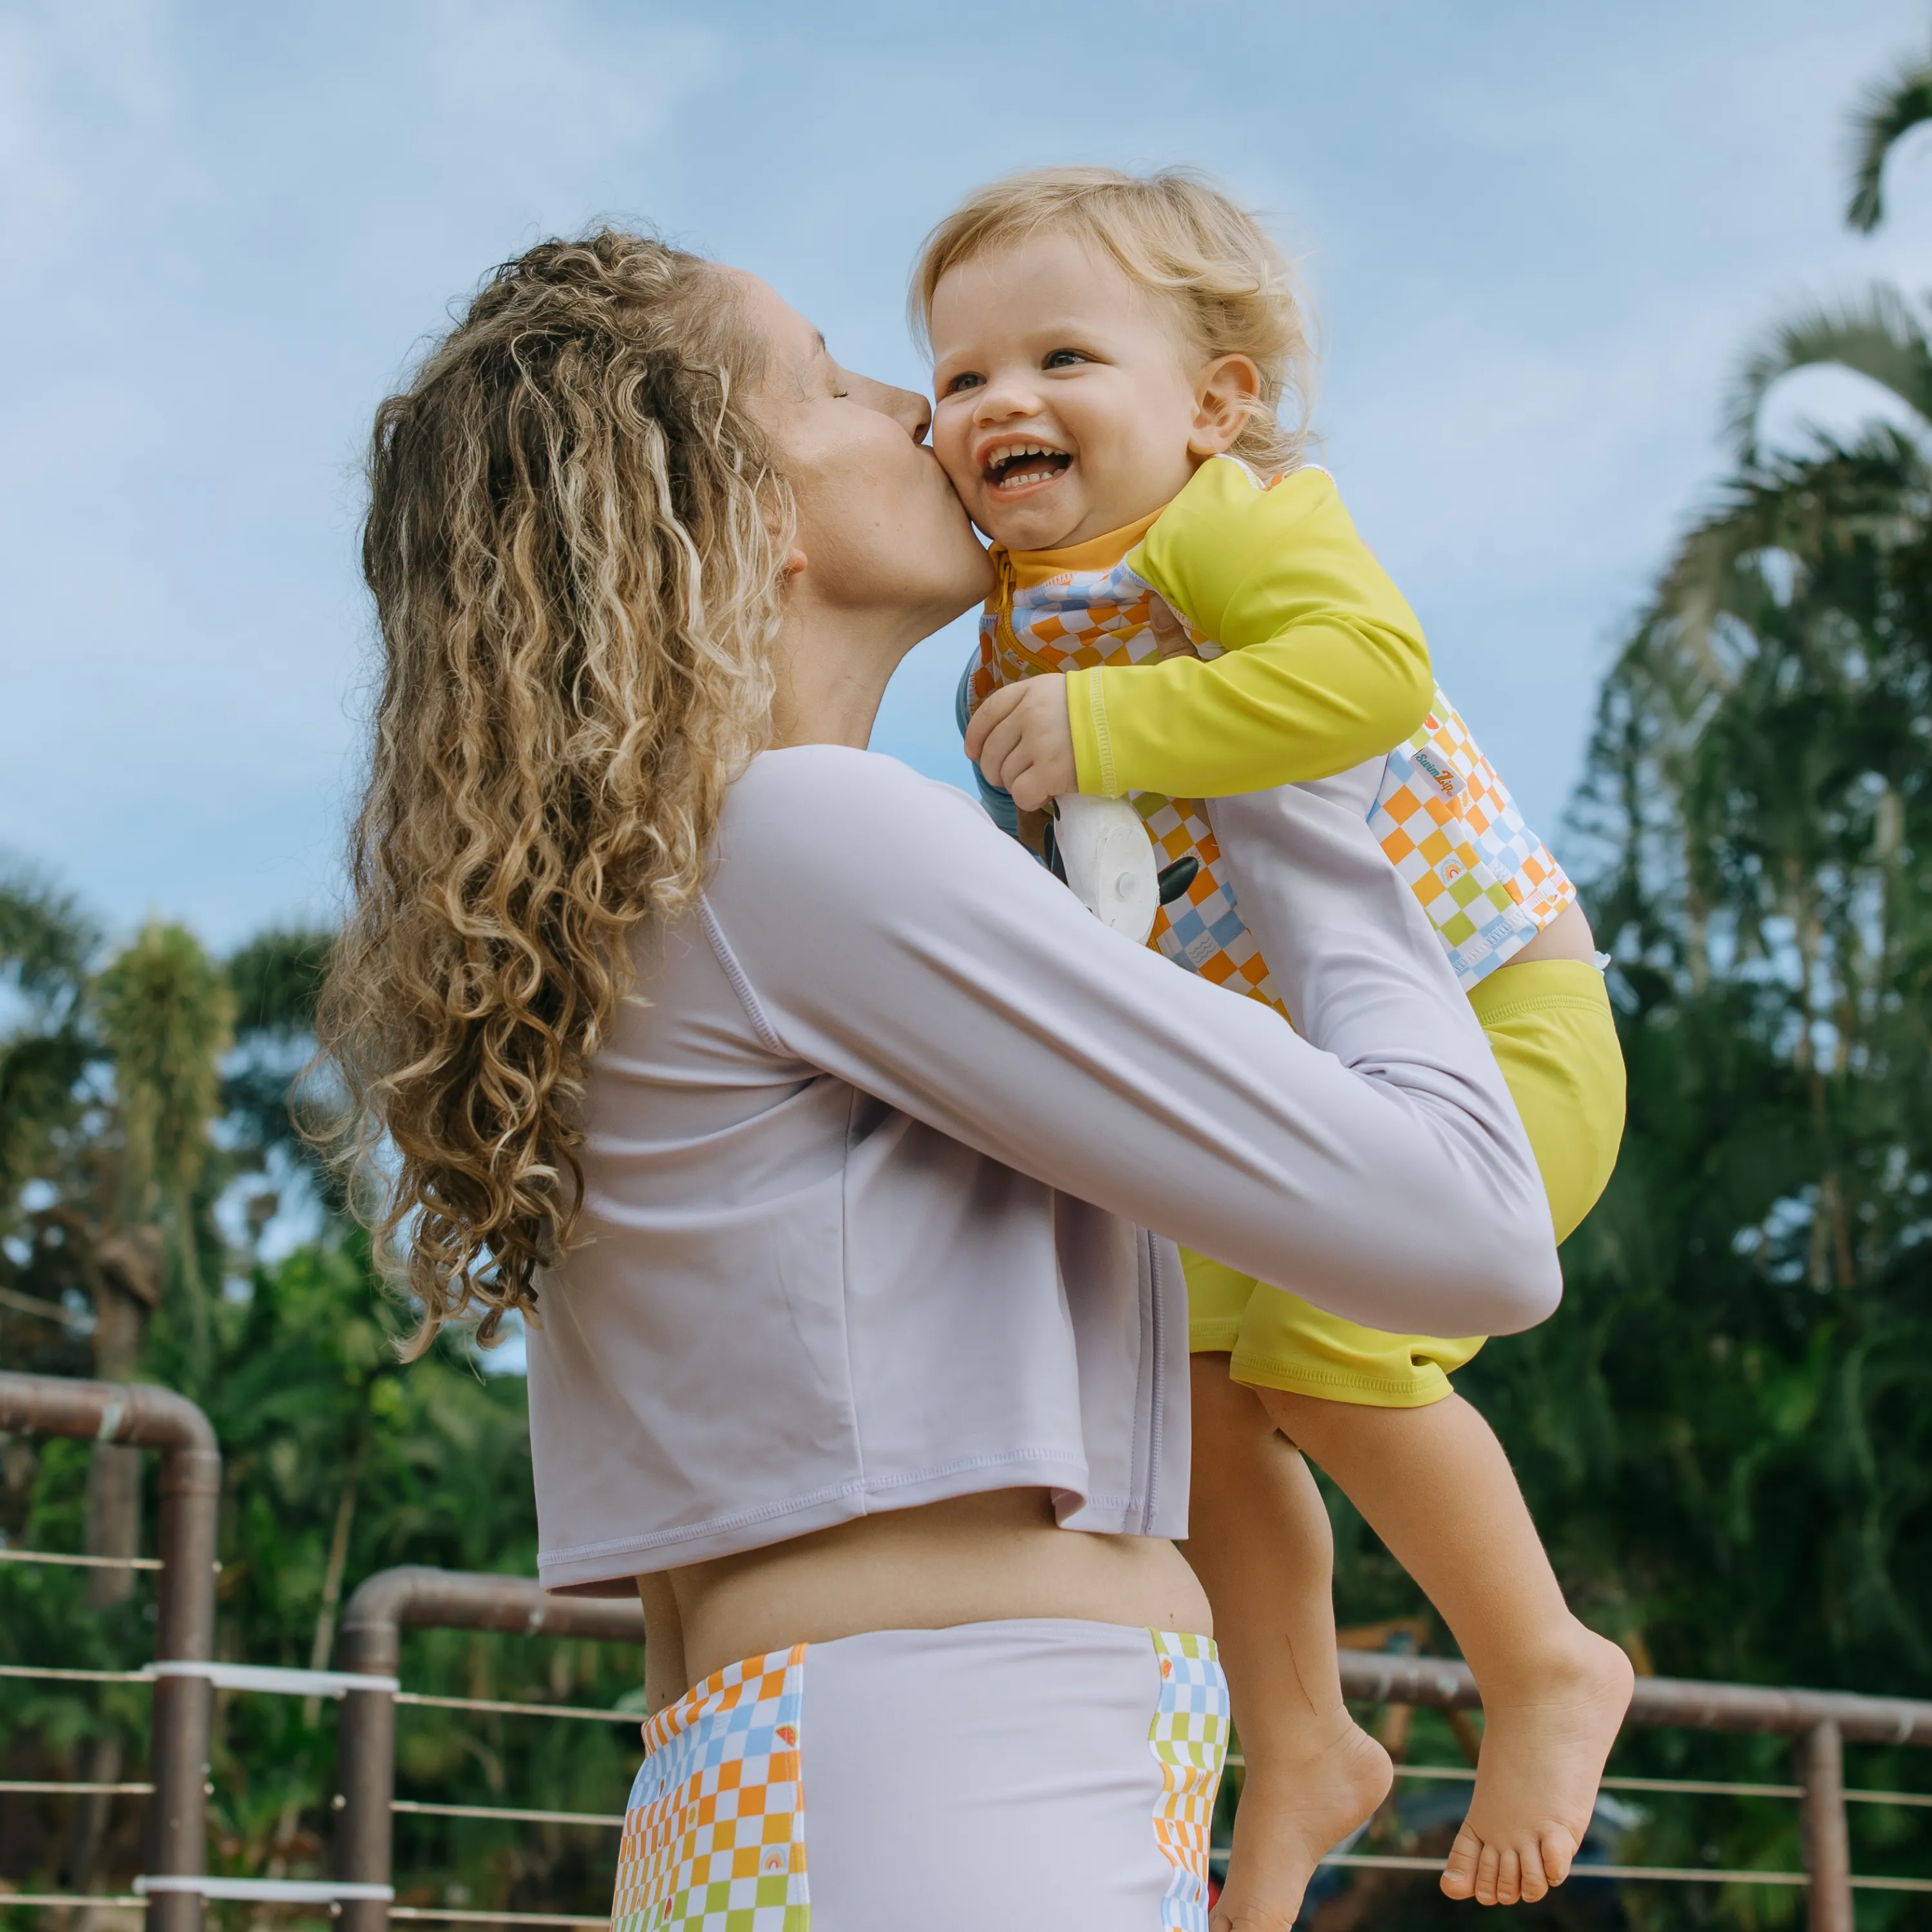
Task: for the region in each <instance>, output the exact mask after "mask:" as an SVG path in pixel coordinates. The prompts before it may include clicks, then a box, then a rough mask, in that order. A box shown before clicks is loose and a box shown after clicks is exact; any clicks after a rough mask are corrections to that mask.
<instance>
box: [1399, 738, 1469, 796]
mask: <svg viewBox="0 0 1932 1932" xmlns="http://www.w3.org/2000/svg"><path fill="white" fill-rule="evenodd" d="M1409 755H1410V756H1411V757H1412V758H1414V759H1415V762H1416V763H1418V765H1419V766H1421V768H1422V769H1423V770H1424V772H1427V774H1428V775H1429V776H1430V778H1433V779H1434V780H1435V781H1436V790H1438V791H1439V792H1441V793H1442V796H1444V797H1445V798H1456V797H1459V796H1460V795H1461V794H1462V793H1463V791H1464V790H1466V789H1467V787H1466V785H1465V784H1464V782H1463V774H1462V773H1461V772H1459V771H1458V770H1457V769H1456V767H1455V766H1454V765H1452V764H1451V763H1450V762H1449V760H1448V759H1447V758H1445V757H1443V755H1442V753H1441V752H1440V751H1436V749H1435V748H1433V746H1431V745H1411V746H1410V747H1409Z"/></svg>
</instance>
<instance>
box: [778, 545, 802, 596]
mask: <svg viewBox="0 0 1932 1932" xmlns="http://www.w3.org/2000/svg"><path fill="white" fill-rule="evenodd" d="M805 561H806V559H805V553H804V551H803V550H800V549H799V547H798V546H797V544H793V545H792V547H791V548H790V550H787V551H786V552H785V559H784V562H783V563H781V564H780V565H779V566H778V574H780V575H781V577H784V580H785V588H786V589H787V590H789V589H790V588H791V581H792V579H793V577H796V576H797V575H798V574H799V572H800V571H802V570H803V569H804V568H805Z"/></svg>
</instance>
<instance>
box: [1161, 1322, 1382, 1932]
mask: <svg viewBox="0 0 1932 1932" xmlns="http://www.w3.org/2000/svg"><path fill="white" fill-rule="evenodd" d="M1193 1362H1194V1370H1193V1373H1194V1481H1193V1493H1192V1496H1191V1497H1190V1502H1189V1505H1188V1511H1189V1524H1190V1535H1189V1538H1188V1541H1187V1544H1186V1545H1185V1546H1184V1547H1185V1549H1186V1550H1187V1559H1188V1561H1189V1562H1190V1563H1192V1564H1193V1566H1194V1569H1195V1573H1196V1575H1197V1576H1199V1578H1200V1579H1201V1583H1202V1588H1203V1589H1205V1590H1206V1591H1207V1592H1208V1602H1209V1603H1210V1604H1211V1605H1212V1606H1213V1607H1214V1639H1215V1642H1216V1643H1217V1644H1218V1645H1219V1646H1220V1652H1221V1658H1222V1661H1223V1664H1224V1665H1225V1667H1226V1670H1227V1673H1228V1685H1229V1691H1230V1692H1231V1693H1232V1696H1233V1698H1234V1705H1235V1726H1236V1728H1237V1729H1238V1730H1239V1731H1240V1733H1241V1750H1242V1753H1243V1755H1244V1757H1245V1758H1246V1760H1247V1781H1246V1783H1245V1784H1244V1785H1243V1787H1242V1790H1241V1808H1240V1810H1239V1811H1238V1812H1237V1813H1236V1814H1235V1849H1234V1855H1233V1857H1232V1859H1231V1861H1229V1870H1228V1883H1227V1887H1226V1890H1225V1891H1223V1893H1222V1894H1221V1897H1220V1900H1219V1901H1218V1902H1217V1904H1216V1906H1215V1908H1214V1915H1213V1918H1212V1920H1211V1925H1212V1927H1213V1932H1287V1928H1288V1927H1290V1926H1291V1925H1292V1924H1294V1923H1295V1918H1296V1916H1297V1915H1298V1913H1299V1912H1300V1911H1301V1896H1302V1894H1303V1893H1304V1891H1306V1890H1307V1886H1308V1881H1309V1879H1310V1877H1311V1876H1313V1873H1314V1870H1315V1866H1316V1861H1317V1860H1318V1859H1319V1858H1320V1857H1321V1856H1322V1853H1323V1852H1326V1851H1328V1850H1329V1849H1331V1848H1332V1847H1333V1846H1335V1845H1336V1844H1337V1843H1340V1841H1341V1840H1343V1838H1346V1837H1347V1836H1348V1835H1349V1833H1350V1832H1352V1831H1353V1830H1354V1829H1355V1827H1356V1826H1358V1825H1360V1824H1361V1823H1364V1821H1365V1820H1367V1818H1369V1817H1370V1816H1371V1815H1372V1814H1373V1812H1374V1811H1375V1809H1376V1806H1377V1805H1379V1804H1380V1803H1381V1802H1382V1799H1383V1798H1384V1797H1385V1796H1386V1795H1387V1793H1388V1788H1389V1777H1390V1771H1389V1761H1388V1753H1387V1752H1386V1751H1384V1750H1383V1749H1382V1746H1381V1745H1379V1744H1377V1743H1376V1741H1375V1740H1374V1739H1373V1738H1371V1737H1370V1736H1368V1735H1367V1733H1366V1732H1364V1731H1363V1730H1361V1729H1360V1728H1359V1727H1358V1726H1357V1725H1356V1724H1355V1721H1354V1720H1353V1719H1352V1718H1351V1717H1350V1716H1349V1713H1348V1711H1347V1709H1346V1707H1345V1706H1343V1702H1342V1681H1341V1678H1340V1675H1339V1674H1338V1670H1337V1664H1336V1661H1335V1610H1334V1598H1333V1592H1332V1589H1331V1572H1332V1571H1333V1569H1334V1542H1333V1540H1332V1538H1331V1533H1330V1531H1329V1528H1328V1511H1327V1510H1326V1508H1325V1507H1324V1506H1323V1504H1322V1494H1321V1492H1320V1491H1319V1490H1318V1489H1317V1488H1316V1486H1315V1479H1314V1478H1313V1476H1311V1475H1310V1474H1309V1472H1308V1466H1307V1464H1306V1463H1304V1462H1303V1460H1301V1456H1300V1455H1299V1454H1298V1453H1297V1452H1296V1451H1295V1450H1294V1449H1293V1448H1291V1447H1290V1446H1289V1444H1287V1443H1286V1442H1283V1440H1282V1439H1281V1436H1280V1434H1279V1433H1277V1430H1276V1429H1275V1427H1274V1424H1273V1423H1272V1422H1271V1421H1269V1420H1268V1416H1267V1415H1266V1413H1265V1412H1264V1411H1263V1409H1262V1406H1261V1404H1260V1403H1259V1402H1257V1401H1256V1400H1255V1396H1254V1392H1253V1391H1251V1390H1250V1389H1247V1388H1243V1387H1242V1386H1241V1385H1240V1384H1239V1383H1238V1382H1231V1381H1230V1380H1229V1377H1228V1358H1227V1357H1226V1355H1196V1357H1195V1358H1193Z"/></svg>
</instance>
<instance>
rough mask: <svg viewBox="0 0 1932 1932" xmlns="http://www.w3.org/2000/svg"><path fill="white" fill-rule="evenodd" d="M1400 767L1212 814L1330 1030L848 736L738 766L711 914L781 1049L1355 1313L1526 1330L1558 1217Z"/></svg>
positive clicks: (1264, 931)
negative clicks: (1443, 936) (1447, 934)
mask: <svg viewBox="0 0 1932 1932" xmlns="http://www.w3.org/2000/svg"><path fill="white" fill-rule="evenodd" d="M1373 777H1374V773H1373V770H1372V769H1366V770H1364V772H1361V773H1360V774H1357V775H1353V789H1351V788H1350V785H1349V783H1348V782H1345V781H1331V783H1330V784H1328V785H1327V786H1311V787H1285V788H1283V790H1280V791H1277V792H1274V793H1267V794H1264V795H1262V796H1259V797H1256V798H1253V799H1231V800H1226V801H1223V802H1221V803H1220V804H1218V805H1215V806H1214V807H1213V808H1212V809H1213V810H1214V812H1215V814H1216V817H1217V826H1220V827H1224V828H1225V829H1222V831H1221V837H1222V842H1223V848H1224V850H1226V851H1227V852H1228V853H1229V856H1230V857H1231V859H1232V860H1233V862H1234V863H1235V868H1236V874H1237V877H1238V878H1239V879H1240V880H1241V889H1242V910H1243V913H1244V916H1245V917H1247V919H1248V920H1249V922H1250V924H1251V925H1252V926H1253V927H1254V928H1255V929H1256V936H1257V937H1258V938H1259V939H1260V940H1261V941H1262V944H1263V946H1264V947H1265V950H1266V953H1267V956H1268V960H1269V963H1270V965H1271V968H1272V970H1273V972H1274V979H1275V982H1276V983H1277V986H1280V988H1281V989H1282V990H1283V995H1284V997H1285V998H1286V1000H1287V1001H1288V1004H1289V1007H1290V1010H1292V1012H1294V1013H1295V1014H1296V1016H1297V1018H1298V1024H1299V1025H1300V1026H1301V1030H1302V1034H1304V1035H1305V1036H1306V1037H1298V1035H1297V1034H1296V1033H1295V1032H1294V1031H1292V1030H1291V1029H1290V1028H1288V1027H1286V1026H1284V1025H1283V1024H1282V1023H1281V1021H1280V1018H1279V1017H1278V1016H1277V1015H1275V1014H1274V1013H1271V1011H1269V1010H1268V1009H1267V1008H1265V1007H1263V1006H1262V1005H1261V1004H1259V1003H1258V1002H1256V1001H1251V1000H1244V999H1241V998H1233V997H1231V996H1230V995H1229V994H1227V993H1226V992H1224V991H1223V990H1222V989H1220V988H1218V987H1216V986H1210V985H1208V984H1207V983H1205V982H1202V981H1201V980H1196V978H1194V977H1193V976H1192V975H1191V974H1186V973H1182V972H1178V971H1175V968H1174V967H1173V966H1172V965H1171V964H1170V963H1169V962H1167V961H1166V960H1165V959H1162V958H1160V956H1158V955H1157V954H1156V953H1151V952H1149V951H1148V950H1146V949H1145V948H1143V947H1137V946H1136V945H1133V944H1132V943H1131V942H1130V941H1127V940H1125V939H1123V938H1121V937H1120V936H1119V935H1117V934H1115V933H1112V932H1108V931H1107V930H1106V929H1105V928H1103V926H1101V925H1100V922H1099V921H1098V920H1097V919H1094V918H1093V917H1092V916H1091V915H1090V914H1089V913H1087V912H1086V910H1085V909H1084V908H1083V907H1082V906H1081V905H1080V904H1079V902H1078V901H1076V899H1075V898H1073V895H1072V894H1071V893H1070V892H1067V889H1065V888H1064V886H1061V884H1060V883H1058V881H1057V880H1055V879H1053V878H1052V877H1051V876H1050V875H1049V874H1047V873H1046V871H1043V869H1042V868H1040V866H1038V865H1035V864H1034V862H1032V860H1031V859H1029V858H1028V857H1027V856H1025V853H1022V851H1021V850H1019V848H1018V847H1016V845H1015V844H1013V842H1012V841H1010V840H1009V839H1007V838H1004V837H1003V836H1002V835H1001V834H1000V833H999V832H997V831H995V829H994V828H993V827H992V826H991V825H990V824H989V823H988V821H987V820H986V817H984V815H983V814H982V813H981V812H980V811H978V810H977V808H975V807H974V805H972V804H971V802H969V801H968V799H965V797H964V796H962V794H960V793H957V792H956V791H953V790H952V789H951V788H950V787H947V786H943V785H939V784H934V783H932V782H931V781H928V780H926V779H922V778H919V777H917V776H916V775H914V774H913V773H912V772H910V771H907V769H905V768H904V766H901V765H898V764H897V763H895V762H894V761H892V760H889V759H884V758H879V757H873V756H871V755H870V754H865V753H862V752H854V751H846V750H843V749H841V748H835V747H831V746H823V745H821V746H812V747H803V748H798V749H795V750H791V751H778V752H773V753H768V754H766V755H765V756H764V757H761V758H760V759H758V760H756V761H755V763H754V765H753V766H752V768H751V770H750V771H749V772H748V773H747V774H746V775H745V777H744V778H742V779H740V780H739V782H738V784H736V786H735V787H733V794H732V797H731V800H730V803H729V805H727V811H726V817H725V822H724V828H723V831H722V834H721V840H720V859H719V863H718V871H717V874H716V877H715V883H714V884H713V886H712V889H711V890H710V892H709V894H708V895H707V907H706V923H707V926H708V927H709V931H710V933H711V936H712V943H713V944H714V946H715V947H716V948H717V949H718V953H719V956H720V958H721V960H722V961H723V962H724V965H725V967H726V970H727V972H729V973H730V974H732V976H733V980H734V982H735V983H736V985H737V987H738V989H739V995H740V997H741V998H742V999H743V1001H744V1002H745V1006H746V1008H747V1010H748V1012H749V1013H750V1014H751V1017H752V1019H753V1020H754V1023H756V1024H757V1025H758V1026H759V1027H760V1029H761V1031H763V1034H764V1036H765V1037H766V1041H767V1043H768V1044H769V1046H771V1047H772V1049H773V1050H774V1051H782V1052H788V1053H790V1054H792V1055H796V1056H797V1057H798V1058H801V1059H803V1060H805V1061H807V1062H808V1063H810V1064H814V1065H816V1066H819V1067H823V1068H825V1069H826V1070H828V1071H829V1072H831V1073H835V1074H837V1075H838V1076H840V1077H841V1078H842V1079H846V1080H848V1081H850V1082H851V1083H852V1084H853V1085H855V1086H857V1087H859V1088H862V1089H864V1090H865V1091H868V1092H869V1093H872V1094H877V1096H879V1097H880V1098H881V1099H883V1100H886V1101H888V1102H889V1103H891V1104H892V1105H893V1106H896V1107H898V1108H900V1109H903V1110H904V1112H907V1113H908V1114H910V1115H913V1116H914V1117H916V1118H919V1119H921V1120H923V1121H927V1122H929V1124H932V1126H934V1127H937V1128H939V1129H940V1130H942V1131H944V1133H947V1134H950V1135H951V1136H953V1137H954V1138H955V1139H959V1140H961V1141H963V1142H965V1143H966V1144H968V1145H970V1146H972V1147H974V1148H978V1149H980V1151H983V1152H984V1153H986V1154H989V1155H991V1156H992V1157H995V1158H996V1159H998V1160H1001V1161H1002V1162H1004V1163H1007V1165H1008V1166H1013V1167H1015V1168H1017V1169H1020V1170H1021V1171H1022V1172H1025V1173H1028V1174H1031V1175H1034V1176H1036V1177H1037V1178H1040V1180H1042V1181H1046V1182H1047V1183H1049V1184H1050V1185H1052V1187H1056V1188H1058V1189H1060V1190H1063V1191H1064V1192H1065V1193H1070V1194H1073V1195H1076V1196H1079V1197H1080V1198H1082V1199H1085V1200H1088V1201H1091V1202H1094V1203H1095V1204H1096V1205H1098V1206H1100V1207H1103V1208H1108V1209H1109V1210H1111V1211H1113V1212H1115V1213H1117V1214H1120V1215H1121V1216H1123V1217H1125V1218H1127V1219H1128V1220H1132V1221H1136V1222H1138V1223H1141V1224H1142V1226H1148V1227H1151V1228H1152V1229H1155V1230H1156V1231H1157V1232H1160V1233H1161V1234H1164V1235H1169V1236H1171V1237H1172V1238H1174V1239H1175V1240H1177V1241H1182V1242H1184V1243H1186V1244H1187V1245H1188V1246H1190V1247H1195V1248H1198V1249H1200V1250H1202V1251H1203V1252H1204V1253H1208V1254H1211V1255H1213V1256H1216V1257H1217V1258H1218V1259H1222V1260H1223V1261H1225V1262H1228V1263H1229V1264H1230V1265H1232V1266H1234V1267H1236V1268H1241V1270H1242V1271H1244V1272H1245V1273H1248V1274H1254V1275H1256V1276H1258V1277H1260V1278H1261V1279H1262V1280H1266V1281H1274V1282H1278V1283H1281V1284H1282V1285H1283V1286H1286V1287H1292V1288H1293V1289H1295V1291H1296V1292H1298V1293H1299V1294H1301V1295H1305V1296H1307V1298H1310V1300H1312V1301H1315V1302H1316V1303H1317V1304H1319V1305H1321V1306H1322V1307H1328V1308H1331V1309H1333V1310H1334V1311H1335V1312H1336V1313H1340V1314H1343V1315H1346V1316H1350V1317H1352V1318H1353V1319H1357V1320H1359V1321H1362V1322H1369V1323H1371V1324H1373V1325H1376V1326H1377V1327H1380V1328H1391V1329H1397V1330H1421V1331H1425V1332H1427V1333H1431V1334H1484V1333H1487V1334H1502V1333H1507V1332H1508V1331H1512V1330H1514V1329H1517V1328H1524V1327H1526V1326H1528V1325H1530V1324H1532V1323H1533V1322H1537V1321H1540V1320H1541V1319H1543V1318H1544V1316H1546V1315H1547V1314H1548V1313H1550V1310H1551V1309H1552V1308H1553V1307H1554V1306H1555V1304H1556V1299H1557V1298H1558V1295H1559V1293H1560V1289H1561V1283H1560V1277H1559V1274H1558V1271H1557V1268H1556V1251H1555V1247H1554V1244H1553V1241H1552V1238H1551V1235H1550V1217H1549V1212H1548V1210H1547V1207H1546V1206H1545V1205H1544V1198H1543V1193H1542V1189H1541V1185H1540V1184H1539V1182H1538V1178H1537V1174H1536V1169H1535V1164H1534V1163H1533V1161H1532V1158H1531V1156H1530V1153H1529V1146H1528V1144H1527V1142H1526V1140H1525V1139H1524V1137H1523V1130H1522V1127H1521V1124H1520V1122H1519V1121H1518V1120H1517V1116H1516V1113H1515V1110H1514V1108H1513V1107H1512V1106H1511V1103H1510V1100H1509V1097H1508V1093H1507V1091H1506V1090H1505V1088H1504V1087H1503V1085H1502V1079H1501V1077H1500V1076H1499V1074H1498V1073H1497V1072H1496V1063H1495V1061H1494V1058H1493V1056H1492V1055H1491V1054H1490V1051H1489V1048H1488V1046H1487V1043H1486V1042H1485V1041H1484V1038H1483V1035H1482V1033H1481V1029H1480V1028H1478V1025H1477V1024H1476V1022H1475V1019H1474V1018H1473V1016H1472V1014H1471V1013H1470V1011H1469V1003H1468V1001H1466V999H1464V998H1463V995H1461V993H1460V992H1459V991H1458V990H1457V986H1456V984H1455V981H1454V977H1453V976H1452V974H1451V972H1450V971H1449V968H1448V965H1446V964H1445V962H1444V960H1443V959H1442V953H1441V949H1440V947H1439V945H1438V944H1437V942H1436V939H1435V937H1434V935H1433V934H1432V933H1431V932H1430V929H1429V927H1428V925H1427V921H1426V919H1424V916H1423V914H1422V913H1421V909H1420V908H1419V907H1418V906H1417V904H1416V903H1415V898H1414V896H1413V895H1412V894H1411V893H1410V892H1409V891H1408V890H1407V889H1406V887H1405V886H1403V884H1402V883H1401V881H1400V879H1399V878H1398V877H1397V875H1396V874H1395V871H1394V868H1392V867H1391V865H1389V863H1388V860H1387V859H1385V857H1384V856H1383V855H1382V853H1381V851H1380V850H1379V848H1378V847H1376V844H1375V842H1374V841H1373V838H1371V837H1370V833H1369V831H1368V828H1367V823H1366V822H1365V819H1364V812H1365V811H1366V802H1365V799H1366V794H1364V796H1361V797H1358V796H1356V794H1357V793H1360V792H1361V790H1362V787H1363V786H1364V785H1365V784H1373ZM831 829H835V833H836V835H835V837H834V836H832V835H830V830H831ZM1250 886H1252V892H1251V891H1250ZM1264 902H1265V904H1264Z"/></svg>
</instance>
